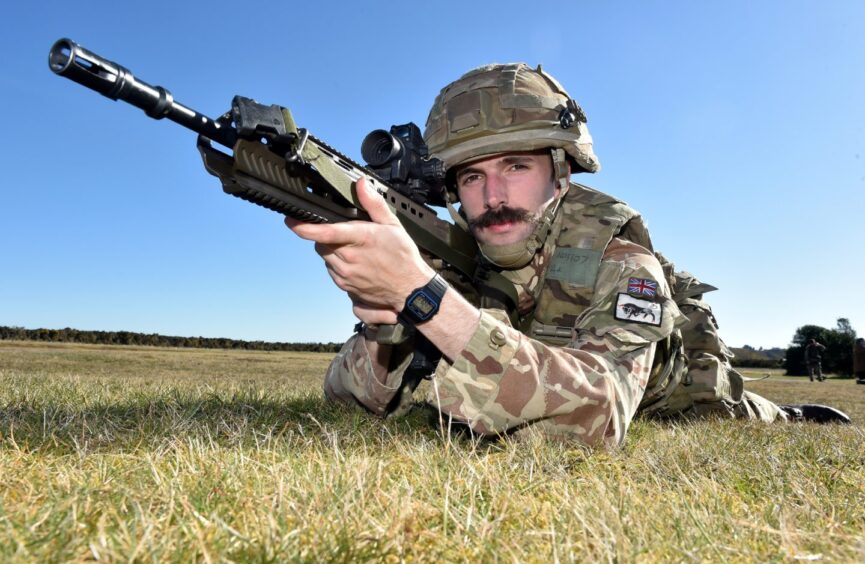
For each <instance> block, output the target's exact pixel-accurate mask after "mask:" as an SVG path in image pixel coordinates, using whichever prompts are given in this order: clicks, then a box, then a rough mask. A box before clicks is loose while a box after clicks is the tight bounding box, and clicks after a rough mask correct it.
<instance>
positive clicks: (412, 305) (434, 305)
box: [398, 274, 448, 327]
mask: <svg viewBox="0 0 865 564" xmlns="http://www.w3.org/2000/svg"><path fill="white" fill-rule="evenodd" d="M447 289H448V283H447V282H445V280H444V278H442V277H441V276H440V275H438V274H436V275H435V276H433V278H432V280H430V281H429V282H427V283H426V285H425V286H421V287H420V288H415V289H414V290H412V292H411V294H409V296H408V298H406V300H405V307H404V308H403V309H402V311H401V312H399V314H398V317H399V320H400V321H402V322H403V323H405V324H406V325H408V326H409V327H413V326H414V325H417V324H418V323H423V322H424V321H428V320H429V319H431V318H432V316H434V315H435V314H436V313H438V310H439V306H440V305H441V303H442V298H443V297H444V295H445V292H447Z"/></svg>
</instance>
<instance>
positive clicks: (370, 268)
mask: <svg viewBox="0 0 865 564" xmlns="http://www.w3.org/2000/svg"><path fill="white" fill-rule="evenodd" d="M357 197H358V201H359V202H360V205H361V206H362V207H363V209H364V210H366V212H367V214H369V216H370V220H371V221H347V222H342V223H324V224H313V223H304V222H301V221H298V220H296V219H293V218H288V217H287V218H286V219H285V224H286V225H287V226H288V227H289V228H290V229H291V230H292V231H294V232H295V233H296V234H297V235H298V236H299V237H301V238H303V239H307V240H310V241H315V250H316V252H317V253H318V254H319V255H320V256H321V257H322V258H323V259H324V262H325V265H326V267H327V271H328V273H329V274H330V277H331V278H332V279H333V281H334V283H335V284H336V285H337V286H338V287H339V288H340V289H342V290H344V291H345V292H347V293H348V294H349V296H350V297H351V299H352V304H353V309H354V314H355V315H356V316H357V317H358V318H359V319H360V320H361V321H364V322H366V323H368V324H382V323H396V313H397V312H399V311H401V310H402V308H403V306H404V305H405V300H406V298H407V297H408V295H409V294H410V293H411V291H412V290H414V289H415V288H418V287H420V286H423V285H424V284H426V283H427V282H429V280H430V279H431V278H432V277H433V276H434V275H435V271H434V270H433V269H432V268H431V267H430V266H429V265H427V264H426V263H425V262H424V260H423V258H421V255H420V252H419V251H418V248H417V245H415V243H414V241H413V240H412V239H411V237H409V235H408V233H406V231H405V229H403V227H402V225H401V224H400V222H399V220H398V219H397V217H396V215H394V213H393V212H392V211H391V210H390V208H389V207H388V206H387V202H385V200H384V198H382V197H381V196H380V195H379V194H378V193H377V192H376V191H375V190H374V189H373V188H372V187H370V186H369V185H368V184H367V182H366V181H365V179H363V178H361V179H360V180H358V182H357Z"/></svg>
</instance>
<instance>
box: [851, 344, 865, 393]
mask: <svg viewBox="0 0 865 564" xmlns="http://www.w3.org/2000/svg"><path fill="white" fill-rule="evenodd" d="M853 375H854V376H856V383H857V384H865V339H863V338H862V337H859V338H858V339H856V342H855V343H853Z"/></svg>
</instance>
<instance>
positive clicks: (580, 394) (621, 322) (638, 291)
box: [429, 239, 682, 446]
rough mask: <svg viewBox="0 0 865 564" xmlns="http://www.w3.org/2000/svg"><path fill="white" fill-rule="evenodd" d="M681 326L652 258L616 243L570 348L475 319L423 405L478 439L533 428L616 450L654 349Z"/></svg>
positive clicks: (484, 315) (488, 318)
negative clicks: (432, 407) (472, 330)
mask: <svg viewBox="0 0 865 564" xmlns="http://www.w3.org/2000/svg"><path fill="white" fill-rule="evenodd" d="M681 319H682V316H681V313H680V312H679V310H678V308H677V307H676V305H675V303H674V302H673V301H672V299H670V290H669V287H668V285H667V282H666V280H665V277H664V275H663V272H662V270H661V266H660V264H659V263H658V261H657V259H656V258H655V257H654V256H653V255H652V254H651V253H650V252H649V251H647V250H646V249H644V248H643V247H640V246H638V245H635V244H633V243H629V242H626V241H622V240H619V239H614V240H613V242H611V243H610V245H609V246H608V247H607V250H606V252H605V253H604V257H603V260H602V262H601V266H600V269H599V271H598V277H597V280H596V282H595V291H594V294H593V298H592V303H591V304H590V305H589V307H588V308H587V309H586V310H585V311H584V312H583V313H582V314H581V315H580V316H579V317H578V318H577V320H576V323H575V327H574V339H573V341H571V343H569V344H568V345H567V346H565V347H554V346H550V345H546V344H543V343H541V342H540V341H537V340H533V339H530V338H528V337H527V336H525V335H523V334H522V333H520V332H519V331H518V330H516V329H514V328H513V327H511V326H510V325H509V324H508V323H507V321H506V320H505V319H504V318H503V316H500V315H497V314H496V312H493V311H488V310H482V312H481V321H480V324H479V326H478V329H477V331H476V332H475V333H474V335H473V336H472V338H471V339H470V341H469V343H468V346H467V347H466V349H465V350H464V351H463V352H462V354H461V355H460V356H459V357H458V358H456V359H454V361H453V364H448V363H447V362H445V361H442V362H441V363H440V364H439V366H438V369H437V371H436V375H435V377H434V379H433V384H434V385H433V388H432V391H431V393H430V398H429V399H430V401H431V402H432V403H434V405H436V406H437V407H438V408H439V409H440V410H441V411H442V412H443V414H444V415H445V416H450V417H452V418H454V419H455V420H457V421H460V422H464V423H466V424H468V425H469V426H470V427H471V428H472V429H473V430H474V431H476V432H478V433H481V434H500V433H504V432H508V431H511V430H514V429H519V428H522V427H528V426H532V427H536V428H539V429H540V430H541V431H542V432H543V433H544V434H546V435H554V436H562V437H571V438H576V439H578V440H579V441H581V442H583V443H585V444H587V445H591V446H602V445H603V446H615V445H618V444H620V443H621V442H622V440H623V439H624V437H625V433H626V432H627V429H628V426H629V425H630V423H631V420H632V419H633V416H634V413H635V411H636V409H637V405H638V404H639V402H640V399H641V397H642V395H643V391H644V390H645V387H646V383H647V381H648V376H649V372H650V370H651V366H652V360H653V356H654V351H655V343H656V342H657V341H660V340H662V339H664V338H666V337H667V336H668V335H669V334H670V333H671V332H672V331H673V330H674V328H675V327H676V325H677V324H678V323H679V322H680V320H681Z"/></svg>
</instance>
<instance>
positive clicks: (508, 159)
mask: <svg viewBox="0 0 865 564" xmlns="http://www.w3.org/2000/svg"><path fill="white" fill-rule="evenodd" d="M531 160H532V155H507V156H505V157H502V160H501V162H503V163H504V164H514V163H525V162H529V161H531ZM467 174H483V171H482V170H481V169H479V168H475V167H473V166H471V165H468V166H467V167H466V168H464V169H462V170H460V171H459V172H457V175H456V179H457V180H459V179H460V178H462V177H463V176H465V175H467Z"/></svg>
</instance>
